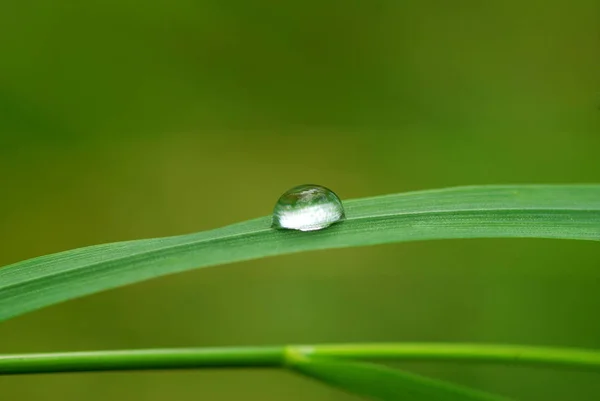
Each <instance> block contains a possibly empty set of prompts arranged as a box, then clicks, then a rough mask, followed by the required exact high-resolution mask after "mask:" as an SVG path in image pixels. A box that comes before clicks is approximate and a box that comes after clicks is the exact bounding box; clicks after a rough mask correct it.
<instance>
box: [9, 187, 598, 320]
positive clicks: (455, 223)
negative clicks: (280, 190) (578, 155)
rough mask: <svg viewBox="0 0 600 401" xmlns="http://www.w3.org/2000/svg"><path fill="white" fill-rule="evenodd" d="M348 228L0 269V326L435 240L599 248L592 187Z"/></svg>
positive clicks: (482, 201) (370, 209) (242, 233)
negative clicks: (290, 259)
mask: <svg viewBox="0 0 600 401" xmlns="http://www.w3.org/2000/svg"><path fill="white" fill-rule="evenodd" d="M344 205H345V207H346V216H347V220H346V221H345V222H343V223H340V224H336V225H334V226H332V227H330V228H327V229H325V230H322V231H316V232H296V231H277V230H274V229H272V228H271V227H270V224H271V218H270V216H267V217H262V218H258V219H254V220H250V221H246V222H243V223H238V224H234V225H231V226H227V227H223V228H219V229H215V230H210V231H204V232H199V233H195V234H188V235H181V236H175V237H167V238H156V239H147V240H137V241H127V242H120V243H113V244H105V245H96V246H91V247H86V248H81V249H75V250H72V251H66V252H61V253H57V254H52V255H47V256H42V257H38V258H34V259H30V260H26V261H23V262H19V263H15V264H13V265H9V266H7V267H4V268H2V269H0V321H2V320H6V319H8V318H10V317H14V316H18V315H21V314H24V313H26V312H29V311H33V310H36V309H39V308H42V307H45V306H48V305H52V304H56V303H58V302H62V301H66V300H68V299H72V298H76V297H80V296H83V295H87V294H92V293H95V292H98V291H102V290H106V289H109V288H115V287H119V286H123V285H126V284H131V283H135V282H139V281H143V280H147V279H150V278H154V277H159V276H163V275H166V274H171V273H176V272H181V271H185V270H189V269H193V268H198V267H206V266H214V265H219V264H224V263H230V262H236V261H242V260H248V259H254V258H260V257H265V256H272V255H280V254H285V253H292V252H301V251H308V250H315V249H326V248H341V247H350V246H362V245H371V244H382V243H389V242H401V241H415V240H428V239H443V238H486V237H487V238H491V237H530V238H532V237H537V238H565V239H585V240H600V185H594V184H590V185H556V186H552V185H520V186H518V185H517V186H483V187H460V188H451V189H442V190H430V191H421V192H412V193H405V194H396V195H388V196H380V197H374V198H364V199H355V200H350V201H346V202H344Z"/></svg>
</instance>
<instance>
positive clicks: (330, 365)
mask: <svg viewBox="0 0 600 401" xmlns="http://www.w3.org/2000/svg"><path fill="white" fill-rule="evenodd" d="M289 367H290V368H291V369H293V370H295V371H297V372H299V373H302V374H303V375H305V376H308V377H311V378H313V379H317V380H319V381H322V382H324V383H326V384H329V385H331V386H334V387H338V388H340V389H343V390H345V391H347V392H349V393H353V394H357V395H361V396H363V397H366V398H368V399H371V400H381V401H509V399H508V398H504V397H501V396H498V395H494V394H489V393H485V392H482V391H478V390H474V389H471V388H468V387H463V386H459V385H455V384H452V383H448V382H445V381H441V380H435V379H431V378H428V377H424V376H420V375H416V374H413V373H408V372H404V371H401V370H398V369H391V368H388V367H385V366H381V365H377V364H373V363H365V362H353V361H348V360H345V361H343V360H336V359H328V358H319V357H309V356H306V355H301V354H298V355H291V356H290V357H289Z"/></svg>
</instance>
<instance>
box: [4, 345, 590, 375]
mask: <svg viewBox="0 0 600 401" xmlns="http://www.w3.org/2000/svg"><path fill="white" fill-rule="evenodd" d="M299 354H304V355H311V356H320V357H329V358H338V359H360V360H398V361H452V362H461V361H464V362H466V361H470V362H485V363H505V364H519V365H539V366H550V367H562V368H569V369H588V370H598V371H600V351H594V350H583V349H569V348H544V347H529V346H513V345H484V344H444V343H437V344H435V343H390V344H372V343H370V344H318V345H290V346H259V347H218V348H178V349H147V350H120V351H89V352H63V353H46V354H21V355H4V356H0V375H10V374H32V373H60V372H89V371H119V370H171V369H200V368H240V367H253V368H260V367H270V368H276V367H283V366H285V365H286V360H287V359H288V358H289V357H290V356H292V355H293V356H296V357H297V356H298V355H299Z"/></svg>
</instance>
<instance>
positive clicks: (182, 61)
mask: <svg viewBox="0 0 600 401" xmlns="http://www.w3.org/2000/svg"><path fill="white" fill-rule="evenodd" d="M5 3H6V4H3V5H2V6H0V49H1V50H2V52H1V54H2V55H1V61H0V179H1V181H0V182H1V183H2V190H1V191H0V195H1V196H0V239H1V241H0V243H1V244H0V265H2V266H3V265H6V264H9V263H12V262H17V261H19V260H23V259H27V258H30V257H34V256H38V255H43V254H46V253H50V252H55V251H60V250H66V249H72V248H75V247H79V246H84V245H91V244H96V243H102V242H111V241H117V240H127V239H137V238H146V237H158V236H165V235H172V234H181V233H188V232H195V231H200V230H205V229H210V228H215V227H220V226H223V225H226V224H230V223H234V222H236V221H242V220H246V219H250V218H253V217H256V216H261V215H265V214H268V213H269V212H270V211H271V210H272V207H273V205H274V202H275V201H276V200H277V197H278V196H279V195H280V194H281V193H282V192H283V191H285V190H286V189H288V188H290V187H292V186H294V185H297V184H302V183H308V182H310V183H317V184H322V185H325V186H327V187H330V188H331V189H332V190H334V191H335V192H336V193H337V194H338V195H340V196H341V197H342V199H348V198H356V197H364V196H373V195H379V194H385V193H397V192H403V191H408V190H414V189H427V188H439V187H446V186H453V185H463V184H498V183H532V182H533V183H578V182H600V163H599V162H598V160H599V158H598V151H599V150H600V111H599V110H598V106H599V103H600V74H598V66H599V65H600V35H599V34H598V33H599V31H600V17H599V16H600V4H598V2H597V1H591V0H577V1H574V2H559V1H550V2H544V3H540V2H536V1H525V2H518V1H514V0H511V1H507V2H497V3H489V4H487V3H485V4H484V3H481V2H475V1H463V2H458V3H457V2H452V3H448V2H416V1H409V2H398V1H392V0H389V1H372V2H358V1H344V2H342V1H330V2H316V1H308V2H302V3H281V4H280V3H276V2H267V1H258V2H256V1H255V2H251V3H246V2H230V3H225V2H217V1H205V2H193V1H189V0H174V1H165V0H154V1H150V2H145V3H140V2H133V1H130V0H129V1H119V2H117V1H104V2H95V3H93V2H92V3H90V2H76V1H72V0H60V1H54V2H42V1H30V2H5ZM599 287H600V252H599V248H598V244H597V243H594V242H583V241H582V242H578V241H556V240H527V239H519V240H465V241H454V240H453V241H434V242H422V243H418V242H417V243H409V244H397V245H385V246H376V247H371V248H361V249H345V250H334V251H321V252H314V253H306V254H298V255H290V256H283V257H277V258H271V259H266V260H258V261H253V262H245V263H239V264H235V265H232V266H230V267H227V268H223V269H206V270H199V271H195V272H188V273H185V274H182V275H177V276H172V277H169V278H165V279H161V280H158V281H152V282H147V283H144V284H140V285H135V286H132V287H126V288H122V289H118V290H114V291H110V292H107V293H103V294H99V295H94V296H91V297H88V298H83V299H80V300H76V301H73V302H70V303H66V304H63V305H60V306H56V307H52V308H49V309H45V310H42V311H39V312H36V313H34V314H31V315H28V316H25V317H21V318H18V319H15V320H12V321H9V322H6V323H3V324H2V325H0V340H1V341H0V353H9V352H35V351H67V350H88V349H107V348H130V347H131V348H140V347H164V346H169V347H171V346H214V345H261V344H273V343H277V344H279V343H307V342H308V343H309V342H329V341H341V342H347V341H467V342H507V343H524V344H539V345H549V346H553V345H558V346H575V347H592V348H600V323H599V321H598V319H597V311H598V308H599V307H600V291H598V288H599ZM402 367H403V368H406V369H409V370H414V371H416V372H419V373H423V374H427V375H431V376H432V377H437V378H441V379H447V380H453V381H456V382H458V383H461V384H465V385H469V386H472V387H475V388H481V389H485V390H487V391H496V392H498V393H501V394H506V395H509V396H512V397H514V398H517V399H520V400H521V399H522V400H525V401H529V400H531V401H535V400H540V401H562V400H583V401H592V400H597V399H598V398H599V397H600V380H599V379H598V375H597V374H592V373H589V374H588V373H573V372H562V371H551V370H543V369H531V368H527V369H525V368H514V367H506V368H504V367H487V366H478V365H477V366H464V365H457V366H448V365H445V364H444V365H442V364H438V363H428V364H418V365H415V364H410V363H405V364H403V365H402ZM1 382H2V396H1V398H2V399H4V398H6V399H7V400H11V401H13V400H14V401H23V400H27V401H36V400H50V401H51V400H61V401H80V400H82V399H83V400H91V401H95V400H107V399H127V400H132V401H140V400H144V401H146V400H148V401H158V400H165V399H169V400H170V399H177V400H183V401H186V400H197V399H198V398H206V399H210V400H216V401H219V400H238V399H242V398H243V399H246V400H261V401H262V400H266V401H268V400H291V401H296V400H298V401H300V400H307V399H310V400H316V401H320V400H334V399H335V400H340V401H341V400H351V399H355V398H352V397H349V396H346V395H344V394H341V393H339V392H338V391H336V390H333V389H331V390H330V389H327V388H326V387H321V386H316V385H314V383H311V382H307V381H304V380H301V379H298V378H296V377H293V376H291V375H289V374H284V373H280V372H253V371H236V372H223V371H220V372H169V373H160V372H158V373H140V374H131V373H115V374H89V375H65V376H29V377H10V378H2V380H1Z"/></svg>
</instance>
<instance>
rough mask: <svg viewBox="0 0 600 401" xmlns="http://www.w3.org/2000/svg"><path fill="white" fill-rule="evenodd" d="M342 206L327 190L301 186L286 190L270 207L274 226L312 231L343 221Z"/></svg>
mask: <svg viewBox="0 0 600 401" xmlns="http://www.w3.org/2000/svg"><path fill="white" fill-rule="evenodd" d="M344 218H345V213H344V206H342V201H341V200H340V198H339V197H338V196H337V195H336V194H335V193H334V192H333V191H332V190H330V189H328V188H325V187H322V186H320V185H300V186H297V187H294V188H292V189H290V190H289V191H287V192H285V193H284V194H283V195H281V197H280V198H279V200H278V201H277V204H276V205H275V209H273V227H274V228H280V229H288V230H300V231H315V230H321V229H323V228H326V227H329V226H330V225H332V224H334V223H337V222H339V221H342V220H344Z"/></svg>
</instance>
